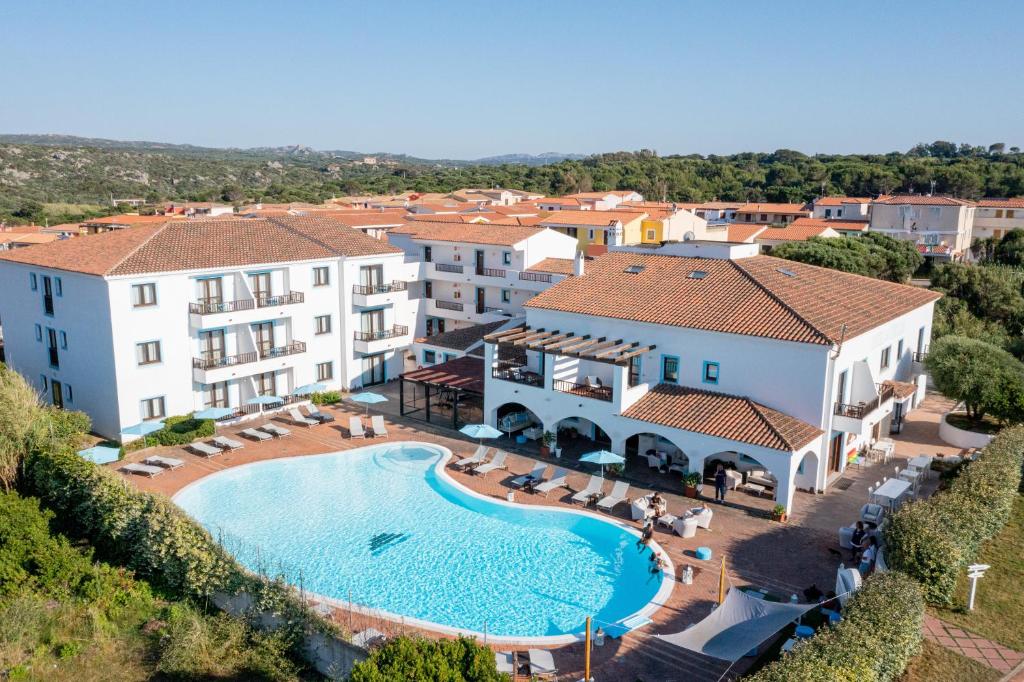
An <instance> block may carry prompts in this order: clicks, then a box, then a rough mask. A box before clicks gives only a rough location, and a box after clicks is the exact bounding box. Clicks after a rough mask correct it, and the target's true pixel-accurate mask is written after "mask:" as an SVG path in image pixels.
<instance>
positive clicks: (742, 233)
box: [726, 223, 768, 244]
mask: <svg viewBox="0 0 1024 682" xmlns="http://www.w3.org/2000/svg"><path fill="white" fill-rule="evenodd" d="M726 229H727V234H726V239H727V240H728V241H730V242H738V243H741V244H750V243H752V242H753V241H754V237H756V236H757V235H759V234H760V233H761V232H763V231H764V230H766V229H768V226H767V225H758V224H746V225H744V224H743V223H731V224H730V225H729V226H728V227H727V228H726Z"/></svg>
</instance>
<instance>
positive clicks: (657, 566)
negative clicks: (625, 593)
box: [651, 552, 668, 575]
mask: <svg viewBox="0 0 1024 682" xmlns="http://www.w3.org/2000/svg"><path fill="white" fill-rule="evenodd" d="M666 566H668V562H666V561H665V560H664V559H663V558H662V557H661V554H659V553H658V552H651V573H654V574H655V575H657V574H658V573H661V572H662V571H663V570H665V567H666Z"/></svg>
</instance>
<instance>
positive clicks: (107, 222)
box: [81, 214, 171, 225]
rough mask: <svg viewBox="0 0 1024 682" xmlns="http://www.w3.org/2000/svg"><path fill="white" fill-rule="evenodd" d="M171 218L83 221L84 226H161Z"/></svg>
mask: <svg viewBox="0 0 1024 682" xmlns="http://www.w3.org/2000/svg"><path fill="white" fill-rule="evenodd" d="M170 219H171V218H170V217H168V216H165V215H135V214H124V215H112V216H107V217H105V218H90V219H89V220H83V221H82V223H81V224H82V225H161V224H163V223H166V222H167V221H168V220H170Z"/></svg>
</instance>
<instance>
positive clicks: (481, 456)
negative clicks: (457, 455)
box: [453, 445, 491, 469]
mask: <svg viewBox="0 0 1024 682" xmlns="http://www.w3.org/2000/svg"><path fill="white" fill-rule="evenodd" d="M490 451H491V449H490V448H489V447H487V446H486V445H478V446H477V448H476V452H474V453H473V454H472V455H470V456H469V457H463V458H462V459H460V460H459V461H458V462H455V464H454V465H453V466H455V467H458V468H459V469H465V468H467V467H471V466H476V465H477V464H483V463H484V460H486V459H487V453H488V452H490Z"/></svg>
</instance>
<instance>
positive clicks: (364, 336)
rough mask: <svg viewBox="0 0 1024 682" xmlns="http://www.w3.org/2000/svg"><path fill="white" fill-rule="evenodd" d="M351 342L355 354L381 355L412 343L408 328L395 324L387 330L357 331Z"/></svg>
mask: <svg viewBox="0 0 1024 682" xmlns="http://www.w3.org/2000/svg"><path fill="white" fill-rule="evenodd" d="M352 338H353V342H354V344H353V345H354V347H355V351H356V352H357V353H370V354H372V353H383V352H386V351H389V350H394V349H396V348H400V347H402V346H407V345H409V343H411V342H412V338H411V337H410V335H409V328H408V327H407V326H405V325H404V324H396V325H393V326H392V327H389V328H388V329H377V330H375V331H369V332H364V331H357V332H355V333H354V334H353V337H352Z"/></svg>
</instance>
